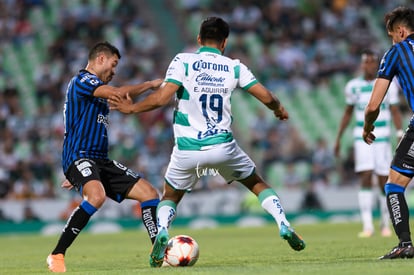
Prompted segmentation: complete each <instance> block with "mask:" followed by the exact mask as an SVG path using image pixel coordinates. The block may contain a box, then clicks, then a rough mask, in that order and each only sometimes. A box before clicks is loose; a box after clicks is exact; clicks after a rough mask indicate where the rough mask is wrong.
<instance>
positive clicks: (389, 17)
mask: <svg viewBox="0 0 414 275" xmlns="http://www.w3.org/2000/svg"><path fill="white" fill-rule="evenodd" d="M384 21H385V25H386V27H387V30H388V31H392V30H394V27H395V26H396V24H402V25H404V26H406V27H407V28H409V29H410V30H412V31H414V10H413V9H410V8H407V7H398V8H395V9H394V10H392V11H391V12H389V13H387V14H385V17H384Z"/></svg>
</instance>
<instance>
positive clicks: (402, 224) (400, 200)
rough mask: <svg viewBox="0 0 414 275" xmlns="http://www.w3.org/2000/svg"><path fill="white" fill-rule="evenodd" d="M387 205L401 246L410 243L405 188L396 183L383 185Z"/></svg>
mask: <svg viewBox="0 0 414 275" xmlns="http://www.w3.org/2000/svg"><path fill="white" fill-rule="evenodd" d="M384 189H385V193H386V194H387V205H388V211H389V212H390V217H391V221H392V225H393V226H394V230H395V233H396V234H397V236H398V239H399V241H400V245H401V246H407V245H412V242H411V233H410V221H409V210H408V205H407V201H406V199H405V195H404V191H405V188H404V187H402V186H399V185H396V184H392V183H387V184H386V185H385V188H384Z"/></svg>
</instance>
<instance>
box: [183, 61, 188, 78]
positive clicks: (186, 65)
mask: <svg viewBox="0 0 414 275" xmlns="http://www.w3.org/2000/svg"><path fill="white" fill-rule="evenodd" d="M184 68H185V76H188V63H184Z"/></svg>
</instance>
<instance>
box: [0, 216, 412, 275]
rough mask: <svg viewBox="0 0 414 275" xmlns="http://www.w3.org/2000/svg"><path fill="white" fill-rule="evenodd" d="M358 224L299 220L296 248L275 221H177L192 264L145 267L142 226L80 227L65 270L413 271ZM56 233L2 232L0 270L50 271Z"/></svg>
mask: <svg viewBox="0 0 414 275" xmlns="http://www.w3.org/2000/svg"><path fill="white" fill-rule="evenodd" d="M360 227H361V226H360V224H357V223H349V224H345V223H344V224H342V223H340V224H325V223H320V224H312V225H299V226H296V229H297V230H298V232H299V233H300V234H301V235H302V236H303V237H304V239H305V241H306V244H307V247H306V249H305V250H303V251H300V252H297V251H294V250H292V249H291V248H290V247H289V245H288V244H287V242H286V241H284V240H282V239H281V238H280V237H279V235H278V231H277V229H276V226H275V225H273V226H272V225H269V226H265V227H252V228H236V227H222V228H218V229H202V230H190V229H188V228H178V227H177V228H174V229H172V230H170V236H174V235H178V234H186V235H190V236H192V237H194V238H195V239H196V241H197V242H198V244H199V245H200V258H199V260H198V262H197V263H196V264H195V266H193V267H186V268H183V267H180V268H176V267H162V268H150V267H149V264H148V257H149V250H150V244H149V239H148V238H147V235H146V232H144V231H140V230H137V231H125V232H122V233H116V234H98V235H91V234H89V233H86V232H85V233H83V234H81V235H80V236H79V237H78V239H77V240H76V241H75V243H73V245H72V247H71V248H70V249H69V250H68V252H67V255H66V267H67V270H68V273H70V274H226V275H229V274H318V275H320V274H329V275H331V274H412V272H413V270H414V259H398V260H386V261H380V260H378V259H377V258H378V257H379V256H381V255H383V254H385V253H386V252H388V250H389V249H391V248H392V247H393V246H394V245H395V244H396V243H397V241H396V237H394V236H393V237H391V238H383V237H381V236H379V234H376V235H375V236H374V237H372V238H369V239H358V238H357V233H358V232H359V230H360ZM56 241H57V236H39V235H15V236H1V237H0V244H1V249H0V274H48V273H49V272H48V270H47V267H46V262H45V259H46V256H47V255H48V253H49V252H50V250H51V249H52V248H53V246H54V245H55V243H56Z"/></svg>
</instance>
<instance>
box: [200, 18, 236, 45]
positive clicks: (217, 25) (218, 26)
mask: <svg viewBox="0 0 414 275" xmlns="http://www.w3.org/2000/svg"><path fill="white" fill-rule="evenodd" d="M229 33H230V27H229V24H227V22H226V21H224V20H223V19H221V18H220V17H208V18H207V19H205V20H204V21H203V23H201V26H200V33H199V35H200V40H201V42H204V41H206V40H213V41H216V42H219V43H220V42H223V41H224V40H225V39H226V38H227V37H228V36H229Z"/></svg>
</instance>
